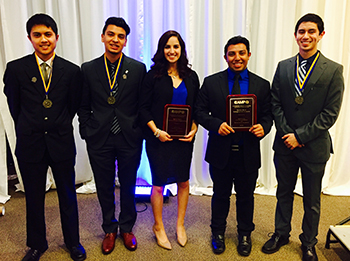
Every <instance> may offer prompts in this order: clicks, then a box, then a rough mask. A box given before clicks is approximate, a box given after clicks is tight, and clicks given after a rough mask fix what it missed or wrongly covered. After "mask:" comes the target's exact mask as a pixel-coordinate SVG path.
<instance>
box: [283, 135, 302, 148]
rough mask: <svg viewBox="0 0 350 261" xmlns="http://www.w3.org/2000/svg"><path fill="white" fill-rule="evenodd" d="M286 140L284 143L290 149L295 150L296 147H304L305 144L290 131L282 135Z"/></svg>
mask: <svg viewBox="0 0 350 261" xmlns="http://www.w3.org/2000/svg"><path fill="white" fill-rule="evenodd" d="M282 139H283V140H284V144H285V145H286V146H287V148H288V149H290V150H294V149H295V148H301V147H304V144H300V143H299V142H298V140H297V138H295V135H294V133H288V134H286V135H284V136H283V137H282Z"/></svg>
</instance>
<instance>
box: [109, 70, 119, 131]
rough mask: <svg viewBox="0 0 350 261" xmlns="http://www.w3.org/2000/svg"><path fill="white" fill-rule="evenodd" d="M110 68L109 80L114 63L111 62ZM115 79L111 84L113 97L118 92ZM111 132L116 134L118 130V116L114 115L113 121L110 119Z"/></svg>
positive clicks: (112, 74) (112, 75)
mask: <svg viewBox="0 0 350 261" xmlns="http://www.w3.org/2000/svg"><path fill="white" fill-rule="evenodd" d="M110 68H111V74H110V79H111V81H113V79H114V75H115V73H116V71H115V65H114V64H111V66H110ZM117 80H118V79H116V81H115V83H114V86H113V89H112V95H113V97H114V98H116V97H117V94H118V82H117ZM111 132H112V133H113V134H118V133H119V132H120V125H119V121H118V117H117V116H116V115H115V116H114V118H113V121H112V127H111Z"/></svg>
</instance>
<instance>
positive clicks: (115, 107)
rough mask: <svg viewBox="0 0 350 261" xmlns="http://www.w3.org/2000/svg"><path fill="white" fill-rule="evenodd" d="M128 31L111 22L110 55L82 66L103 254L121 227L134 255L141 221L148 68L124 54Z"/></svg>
mask: <svg viewBox="0 0 350 261" xmlns="http://www.w3.org/2000/svg"><path fill="white" fill-rule="evenodd" d="M129 33H130V28H129V26H128V25H127V23H126V22H125V21H124V19H123V18H119V17H118V18H117V17H110V18H108V19H107V20H106V22H105V25H104V27H103V30H102V35H101V41H102V42H103V43H104V46H105V53H104V54H103V55H102V56H100V57H98V58H96V59H94V60H92V61H90V62H87V63H84V64H83V65H82V71H83V77H84V85H83V99H82V104H81V107H80V109H79V112H78V115H79V122H80V135H81V137H82V138H83V139H85V141H86V143H87V151H88V155H89V159H90V164H91V167H92V171H93V173H94V178H95V182H96V188H97V195H98V199H99V202H100V205H101V209H102V215H103V224H102V228H103V230H104V232H105V237H104V240H103V242H102V252H103V253H104V254H109V253H111V252H112V251H113V249H114V246H115V238H116V235H117V231H118V227H119V229H120V233H121V237H122V238H123V241H124V245H125V247H126V248H127V249H129V250H130V251H133V250H135V249H136V248H137V241H136V238H135V236H134V234H133V233H132V228H133V226H134V224H135V221H136V207H135V184H136V173H137V169H138V167H139V164H140V159H141V150H142V132H141V129H140V127H139V126H138V109H139V92H140V88H141V84H142V80H143V78H144V75H145V73H146V67H145V65H144V64H143V63H140V62H138V61H136V60H134V59H131V58H129V57H127V56H126V55H124V54H123V52H122V51H123V48H124V46H126V42H127V35H128V34H129ZM116 159H117V161H118V178H119V182H120V206H121V211H120V214H119V222H118V220H117V219H116V218H115V195H114V190H115V176H116V167H115V162H116Z"/></svg>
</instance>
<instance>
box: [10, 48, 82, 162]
mask: <svg viewBox="0 0 350 261" xmlns="http://www.w3.org/2000/svg"><path fill="white" fill-rule="evenodd" d="M4 83H5V87H4V93H5V95H6V96H7V101H8V105H9V108H10V112H11V115H12V118H13V120H14V122H15V127H16V135H17V144H16V156H17V158H18V159H19V160H22V161H26V162H38V161H40V160H41V159H42V158H43V156H44V153H45V149H46V148H47V150H48V152H49V154H50V156H51V158H52V159H53V160H54V161H55V162H59V161H63V160H67V159H70V158H74V157H75V144H74V137H73V126H72V120H73V118H74V115H75V113H76V111H77V109H78V107H79V103H80V97H81V87H82V85H81V83H82V81H81V73H80V69H79V67H78V66H77V65H75V64H73V63H71V62H69V61H67V60H65V59H63V58H61V57H59V56H57V55H56V56H55V58H54V61H53V72H52V80H51V85H50V90H49V99H50V100H51V101H52V102H53V105H52V107H51V108H49V109H46V108H44V107H43V104H42V103H43V101H44V99H45V90H44V85H43V82H42V80H41V76H40V71H39V68H38V66H37V63H36V58H35V55H34V54H31V55H28V56H25V57H22V58H20V59H18V60H14V61H12V62H9V63H8V64H7V67H6V71H5V74H4Z"/></svg>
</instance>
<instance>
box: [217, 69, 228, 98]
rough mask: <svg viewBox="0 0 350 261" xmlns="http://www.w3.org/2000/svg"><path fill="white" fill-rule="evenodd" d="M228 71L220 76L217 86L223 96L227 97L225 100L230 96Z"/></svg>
mask: <svg viewBox="0 0 350 261" xmlns="http://www.w3.org/2000/svg"><path fill="white" fill-rule="evenodd" d="M227 70H229V69H227ZM227 70H225V71H222V72H221V73H220V74H219V82H218V84H217V86H218V88H220V89H221V92H222V95H223V96H224V97H225V100H226V97H227V96H228V95H229V94H230V92H229V88H228V79H227V77H228V75H227Z"/></svg>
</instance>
